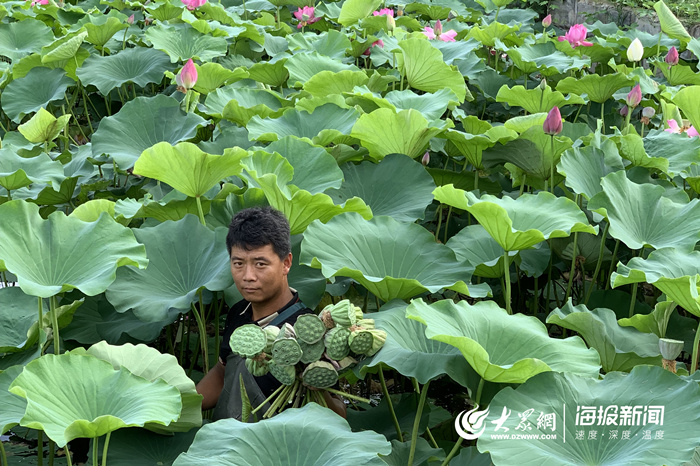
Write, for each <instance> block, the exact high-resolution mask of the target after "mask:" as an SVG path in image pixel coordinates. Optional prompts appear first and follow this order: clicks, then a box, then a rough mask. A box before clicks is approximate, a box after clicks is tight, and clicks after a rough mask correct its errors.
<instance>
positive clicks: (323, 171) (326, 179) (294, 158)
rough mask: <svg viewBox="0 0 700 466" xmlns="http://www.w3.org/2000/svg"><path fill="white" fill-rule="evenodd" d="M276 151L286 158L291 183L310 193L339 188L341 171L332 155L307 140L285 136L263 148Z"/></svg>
mask: <svg viewBox="0 0 700 466" xmlns="http://www.w3.org/2000/svg"><path fill="white" fill-rule="evenodd" d="M265 150H266V151H267V152H277V153H279V154H280V155H281V156H282V157H284V158H285V159H287V161H288V162H289V163H290V165H291V166H292V168H294V176H292V180H291V183H292V184H293V185H294V186H297V187H298V188H301V189H303V190H305V191H308V192H310V193H311V194H316V193H322V192H324V191H326V190H327V189H329V188H339V187H340V185H341V183H342V182H343V171H342V170H341V169H340V167H338V164H337V163H336V161H335V159H334V158H333V156H332V155H330V154H329V153H328V152H326V150H325V149H323V148H322V147H319V146H314V145H313V144H310V143H309V142H308V141H305V140H303V139H298V138H295V137H294V136H285V137H284V138H282V139H279V140H277V141H275V142H273V143H272V144H270V145H269V146H267V147H266V148H265Z"/></svg>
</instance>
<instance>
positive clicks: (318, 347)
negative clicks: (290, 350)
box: [298, 339, 326, 364]
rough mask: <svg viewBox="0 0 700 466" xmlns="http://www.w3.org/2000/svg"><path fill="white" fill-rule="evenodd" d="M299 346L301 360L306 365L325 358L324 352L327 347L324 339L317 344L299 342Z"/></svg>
mask: <svg viewBox="0 0 700 466" xmlns="http://www.w3.org/2000/svg"><path fill="white" fill-rule="evenodd" d="M298 343H299V346H300V347H301V351H302V354H301V359H300V361H301V362H303V363H304V364H310V363H312V362H315V361H318V360H319V359H321V356H323V352H324V351H325V350H326V345H325V343H324V341H323V339H321V340H318V341H317V342H316V343H313V344H311V345H310V344H308V343H304V342H303V341H299V342H298Z"/></svg>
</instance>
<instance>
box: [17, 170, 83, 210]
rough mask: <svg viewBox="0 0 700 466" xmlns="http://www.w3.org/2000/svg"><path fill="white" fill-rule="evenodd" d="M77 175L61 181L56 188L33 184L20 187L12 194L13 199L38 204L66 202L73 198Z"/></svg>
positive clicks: (52, 204) (51, 204)
mask: <svg viewBox="0 0 700 466" xmlns="http://www.w3.org/2000/svg"><path fill="white" fill-rule="evenodd" d="M78 178H79V177H77V176H70V177H68V178H66V179H64V180H63V181H61V184H60V186H57V187H58V189H55V188H54V187H52V186H48V185H43V184H41V185H39V184H38V185H34V186H30V187H27V188H22V189H20V190H18V191H16V193H15V194H13V197H14V198H15V199H24V200H26V201H29V200H31V201H32V202H34V203H36V204H39V205H50V206H54V205H59V204H68V203H69V202H71V200H72V199H73V195H74V194H75V189H76V186H77V185H78Z"/></svg>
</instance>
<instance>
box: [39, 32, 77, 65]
mask: <svg viewBox="0 0 700 466" xmlns="http://www.w3.org/2000/svg"><path fill="white" fill-rule="evenodd" d="M87 35H88V33H87V31H85V30H84V29H80V30H78V31H75V32H72V33H69V34H66V35H65V36H63V37H61V38H59V39H56V40H55V41H53V42H52V43H51V44H49V45H47V46H45V47H42V48H41V63H44V64H46V63H55V62H60V61H64V60H68V59H71V58H73V57H75V54H76V53H78V49H80V45H81V44H82V43H83V41H84V40H85V38H86V37H87Z"/></svg>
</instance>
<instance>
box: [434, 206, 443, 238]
mask: <svg viewBox="0 0 700 466" xmlns="http://www.w3.org/2000/svg"><path fill="white" fill-rule="evenodd" d="M436 215H437V218H438V224H437V228H436V229H435V241H437V239H438V237H439V236H440V227H441V226H442V204H440V207H438V208H437V211H436Z"/></svg>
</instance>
